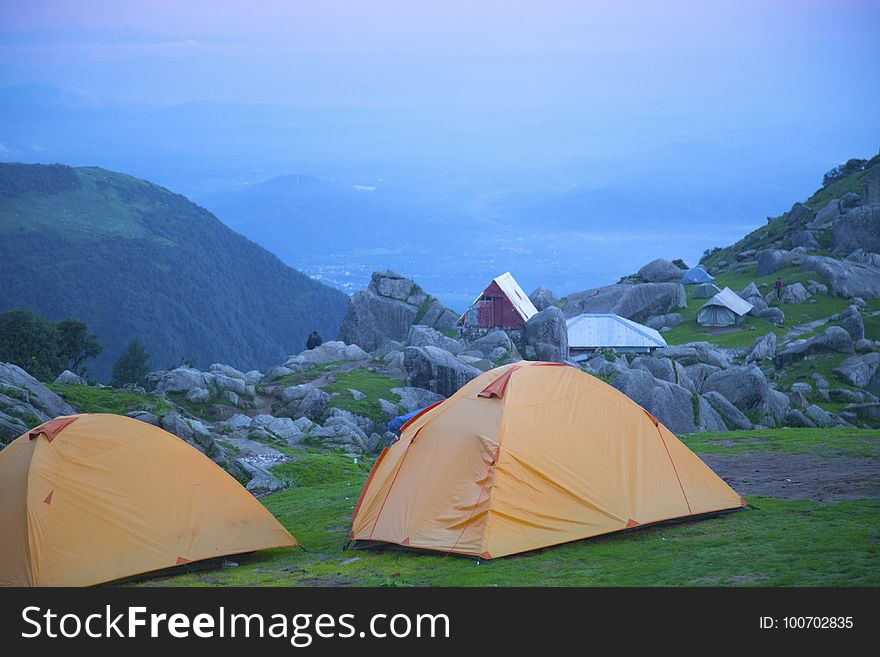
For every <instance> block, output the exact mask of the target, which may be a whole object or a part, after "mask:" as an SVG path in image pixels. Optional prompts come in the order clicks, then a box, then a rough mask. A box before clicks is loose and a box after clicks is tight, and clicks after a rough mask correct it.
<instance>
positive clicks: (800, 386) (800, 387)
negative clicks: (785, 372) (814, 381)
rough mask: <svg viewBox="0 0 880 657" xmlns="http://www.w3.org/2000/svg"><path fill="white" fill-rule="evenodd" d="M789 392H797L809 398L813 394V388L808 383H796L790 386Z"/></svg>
mask: <svg viewBox="0 0 880 657" xmlns="http://www.w3.org/2000/svg"><path fill="white" fill-rule="evenodd" d="M791 391H792V392H799V393H800V394H802V395H805V396H809V395H812V394H813V386H811V385H810V384H809V383H805V382H803V381H798V382H796V383H792V384H791Z"/></svg>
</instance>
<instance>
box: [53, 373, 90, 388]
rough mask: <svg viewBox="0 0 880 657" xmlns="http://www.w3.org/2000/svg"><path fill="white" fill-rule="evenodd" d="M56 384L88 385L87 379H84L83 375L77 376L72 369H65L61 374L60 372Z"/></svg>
mask: <svg viewBox="0 0 880 657" xmlns="http://www.w3.org/2000/svg"><path fill="white" fill-rule="evenodd" d="M55 384H56V385H65V386H84V385H87V384H86V381H85V379H83V378H82V377H81V376H77V375H76V374H74V373H73V372H71V371H70V370H64V371H63V372H62V373H61V374H59V375H58V376H57V378H56V379H55Z"/></svg>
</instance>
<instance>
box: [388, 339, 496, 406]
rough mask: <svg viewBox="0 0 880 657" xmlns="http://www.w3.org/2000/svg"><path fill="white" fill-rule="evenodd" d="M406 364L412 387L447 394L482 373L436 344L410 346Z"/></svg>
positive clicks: (405, 356)
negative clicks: (432, 345) (433, 345)
mask: <svg viewBox="0 0 880 657" xmlns="http://www.w3.org/2000/svg"><path fill="white" fill-rule="evenodd" d="M403 367H404V369H405V370H406V373H407V377H408V380H409V384H410V386H413V387H416V388H424V389H426V390H430V391H431V392H436V393H437V394H439V395H443V396H444V397H448V396H449V395H451V394H453V393H454V392H455V391H456V390H458V389H459V388H461V387H462V386H463V385H464V384H465V383H467V382H468V381H470V380H471V379H473V378H475V377H477V376H479V375H480V374H482V372H481V371H480V370H478V369H477V368H476V367H471V366H470V365H466V364H465V363H462V362H461V361H460V360H458V359H457V358H456V357H455V356H453V355H452V354H450V353H449V352H448V351H444V350H443V349H439V348H437V347H407V348H406V349H405V350H404V352H403Z"/></svg>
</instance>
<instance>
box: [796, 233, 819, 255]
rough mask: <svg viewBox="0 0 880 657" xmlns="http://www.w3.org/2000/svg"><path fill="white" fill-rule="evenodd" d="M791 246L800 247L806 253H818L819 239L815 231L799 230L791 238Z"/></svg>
mask: <svg viewBox="0 0 880 657" xmlns="http://www.w3.org/2000/svg"><path fill="white" fill-rule="evenodd" d="M791 246H793V247H795V246H800V247H802V248H804V249H806V250H807V251H818V250H819V249H820V246H819V239H818V237H817V236H816V231H815V230H799V231H797V232H796V233H794V234H792V236H791Z"/></svg>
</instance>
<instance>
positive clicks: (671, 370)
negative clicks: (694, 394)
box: [632, 356, 694, 390]
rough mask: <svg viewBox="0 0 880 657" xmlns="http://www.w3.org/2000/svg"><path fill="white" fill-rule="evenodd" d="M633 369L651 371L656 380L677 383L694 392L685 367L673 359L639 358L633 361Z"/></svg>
mask: <svg viewBox="0 0 880 657" xmlns="http://www.w3.org/2000/svg"><path fill="white" fill-rule="evenodd" d="M632 367H636V368H640V369H643V370H647V371H649V372H650V373H651V375H652V376H653V377H654V378H655V379H660V380H661V381H668V382H669V383H675V384H676V385H680V386H681V387H682V388H684V389H686V390H694V384H693V383H692V382H691V380H690V379H689V378H688V375H687V371H686V370H685V368H684V365H682V364H681V363H678V362H676V361H674V360H672V359H671V358H652V357H650V356H637V357H636V358H634V359H633V361H632Z"/></svg>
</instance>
